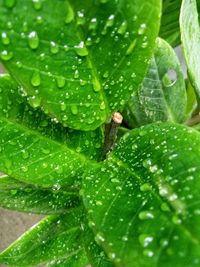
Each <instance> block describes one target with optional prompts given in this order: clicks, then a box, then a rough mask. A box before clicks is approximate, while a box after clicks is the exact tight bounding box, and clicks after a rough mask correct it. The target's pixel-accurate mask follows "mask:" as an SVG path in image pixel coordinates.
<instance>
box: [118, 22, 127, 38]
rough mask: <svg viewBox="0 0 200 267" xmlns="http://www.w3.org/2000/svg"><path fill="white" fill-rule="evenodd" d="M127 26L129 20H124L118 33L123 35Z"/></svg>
mask: <svg viewBox="0 0 200 267" xmlns="http://www.w3.org/2000/svg"><path fill="white" fill-rule="evenodd" d="M127 26H128V23H127V21H123V22H122V24H121V25H120V27H119V29H118V31H117V33H118V34H121V35H124V34H125V32H126V29H127Z"/></svg>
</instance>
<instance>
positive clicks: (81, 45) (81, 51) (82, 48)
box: [74, 41, 88, 57]
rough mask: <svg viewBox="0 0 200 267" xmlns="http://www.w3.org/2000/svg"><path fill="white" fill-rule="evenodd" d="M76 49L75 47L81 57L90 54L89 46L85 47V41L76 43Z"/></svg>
mask: <svg viewBox="0 0 200 267" xmlns="http://www.w3.org/2000/svg"><path fill="white" fill-rule="evenodd" d="M74 49H75V52H76V54H77V55H78V56H80V57H85V56H87V55H88V50H87V48H86V47H85V44H84V42H83V41H82V42H80V43H79V44H78V45H76V46H75V47H74Z"/></svg>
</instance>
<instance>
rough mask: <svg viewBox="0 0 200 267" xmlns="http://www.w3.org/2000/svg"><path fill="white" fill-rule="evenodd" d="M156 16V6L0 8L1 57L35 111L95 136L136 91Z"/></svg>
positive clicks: (22, 4) (43, 2) (122, 1)
mask: <svg viewBox="0 0 200 267" xmlns="http://www.w3.org/2000/svg"><path fill="white" fill-rule="evenodd" d="M160 11H161V1H160V0H150V1H143V2H142V4H141V1H140V0H134V1H130V0H119V1H114V2H113V1H103V0H88V1H70V0H69V1H67V0H60V1H56V2H54V1H51V0H38V1H32V0H26V1H23V0H16V1H11V2H9V1H1V2H0V31H1V37H2V38H1V42H0V52H1V56H0V57H1V60H2V61H3V62H4V64H5V67H6V68H7V69H8V70H9V72H10V73H11V74H12V76H13V77H14V78H15V79H16V80H17V81H18V82H19V84H20V85H22V86H23V88H24V89H25V91H26V93H27V94H28V100H29V102H30V103H31V104H32V105H33V106H42V108H43V109H44V110H45V112H46V113H48V114H50V115H51V117H56V119H58V120H59V121H61V122H62V123H63V124H65V125H68V126H69V127H71V128H75V129H82V130H89V129H95V128H97V127H98V126H99V125H101V124H102V123H104V122H105V121H106V120H107V119H108V118H109V117H110V116H111V114H112V112H113V111H116V110H122V109H123V106H124V104H125V101H126V100H127V99H128V97H129V95H130V94H131V92H133V91H134V90H136V89H137V87H138V85H139V84H140V83H141V81H142V79H143V76H144V74H145V71H146V68H147V64H148V60H149V58H150V56H151V54H152V51H153V47H154V41H155V38H156V37H157V33H158V30H159V19H160V18H159V17H160ZM27 13H28V16H27ZM24 18H26V19H25V20H24ZM8 22H9V23H8ZM131 76H132V77H134V81H133V82H132V79H131Z"/></svg>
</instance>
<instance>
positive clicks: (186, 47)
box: [180, 0, 200, 101]
mask: <svg viewBox="0 0 200 267" xmlns="http://www.w3.org/2000/svg"><path fill="white" fill-rule="evenodd" d="M180 28H181V40H182V45H183V52H184V56H185V61H186V64H187V67H188V74H189V77H190V80H191V84H192V86H193V87H194V89H195V91H196V94H197V96H198V101H199V98H200V75H199V62H200V54H199V50H200V41H199V40H200V27H199V21H198V11H197V4H196V1H195V0H183V1H182V6H181V14H180Z"/></svg>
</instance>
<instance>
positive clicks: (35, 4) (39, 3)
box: [32, 0, 42, 10]
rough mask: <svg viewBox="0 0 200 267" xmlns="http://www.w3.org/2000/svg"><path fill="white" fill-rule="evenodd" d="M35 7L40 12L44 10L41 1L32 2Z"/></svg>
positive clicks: (33, 0) (34, 0)
mask: <svg viewBox="0 0 200 267" xmlns="http://www.w3.org/2000/svg"><path fill="white" fill-rule="evenodd" d="M32 2H33V7H34V8H35V10H40V9H41V8H42V1H41V0H32Z"/></svg>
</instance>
